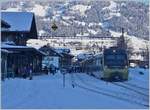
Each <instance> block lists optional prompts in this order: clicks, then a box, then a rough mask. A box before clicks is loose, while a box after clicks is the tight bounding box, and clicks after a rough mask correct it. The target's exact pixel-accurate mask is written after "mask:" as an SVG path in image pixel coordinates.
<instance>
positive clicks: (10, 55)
mask: <svg viewBox="0 0 150 110" xmlns="http://www.w3.org/2000/svg"><path fill="white" fill-rule="evenodd" d="M1 23H2V25H1V27H2V30H1V42H2V43H1V52H2V56H1V58H2V60H1V64H2V65H1V66H4V65H5V69H3V70H2V73H4V75H3V76H2V78H4V77H20V76H21V77H22V74H23V68H25V67H29V66H31V68H32V72H33V74H37V73H39V72H41V68H42V57H43V56H45V54H44V53H43V52H41V51H39V50H37V49H35V48H33V47H28V46H26V41H27V40H28V39H36V38H37V29H36V23H35V17H34V14H33V13H30V12H1ZM3 64H4V65H3ZM1 68H2V67H1ZM26 73H27V72H26ZM27 74H28V73H27Z"/></svg>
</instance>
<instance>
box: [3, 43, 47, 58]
mask: <svg viewBox="0 0 150 110" xmlns="http://www.w3.org/2000/svg"><path fill="white" fill-rule="evenodd" d="M1 49H5V50H8V51H30V52H35V53H36V54H39V55H42V56H46V54H45V53H44V52H42V51H40V50H37V49H35V48H33V47H28V46H17V45H7V44H4V43H2V44H1Z"/></svg>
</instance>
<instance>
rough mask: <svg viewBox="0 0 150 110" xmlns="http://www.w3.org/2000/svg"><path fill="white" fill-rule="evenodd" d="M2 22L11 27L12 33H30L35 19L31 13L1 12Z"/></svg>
mask: <svg viewBox="0 0 150 110" xmlns="http://www.w3.org/2000/svg"><path fill="white" fill-rule="evenodd" d="M1 18H2V20H4V21H6V22H7V23H8V24H9V25H10V26H11V27H10V28H9V30H10V31H29V30H30V28H31V23H32V19H33V13H31V12H1Z"/></svg>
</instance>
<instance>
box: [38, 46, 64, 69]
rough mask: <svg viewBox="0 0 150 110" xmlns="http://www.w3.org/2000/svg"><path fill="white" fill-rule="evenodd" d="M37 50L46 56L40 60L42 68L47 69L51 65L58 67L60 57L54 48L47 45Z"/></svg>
mask: <svg viewBox="0 0 150 110" xmlns="http://www.w3.org/2000/svg"><path fill="white" fill-rule="evenodd" d="M39 50H40V51H42V52H44V53H46V56H45V57H44V58H43V60H42V67H43V68H44V67H47V68H49V67H50V66H51V65H53V66H54V67H56V68H59V67H60V59H61V57H62V55H61V54H59V53H57V52H56V51H55V49H54V48H52V47H50V46H48V45H44V46H43V47H41V48H39Z"/></svg>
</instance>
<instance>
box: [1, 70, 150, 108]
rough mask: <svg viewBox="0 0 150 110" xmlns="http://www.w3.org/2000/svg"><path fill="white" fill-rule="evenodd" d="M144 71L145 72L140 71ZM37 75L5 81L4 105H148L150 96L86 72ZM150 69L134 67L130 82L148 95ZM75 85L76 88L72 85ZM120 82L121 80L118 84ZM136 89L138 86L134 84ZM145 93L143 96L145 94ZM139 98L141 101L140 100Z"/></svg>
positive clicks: (111, 106) (26, 106)
mask: <svg viewBox="0 0 150 110" xmlns="http://www.w3.org/2000/svg"><path fill="white" fill-rule="evenodd" d="M139 71H142V72H143V73H144V75H141V74H139V73H138V72H139ZM65 79H66V80H65V88H64V87H63V75H62V74H60V73H57V74H55V75H54V76H53V75H42V76H35V77H34V78H33V80H28V79H19V78H15V79H6V80H5V81H4V82H2V108H6V109H9V108H12V109H17V108H20V109H23V108H26V109H50V108H52V109H55V108H56V109H61V108H63V109H67V108H69V109H88V108H89V109H104V108H106V109H110V108H113V109H116V108H120V109H124V108H125V109H127V108H135V109H136V108H140V109H142V108H148V107H147V106H144V104H147V103H148V101H147V98H148V97H147V98H145V97H144V96H143V95H142V94H140V95H138V93H136V92H135V91H132V90H129V89H126V88H123V87H121V86H117V85H115V84H112V83H110V82H109V83H107V82H104V81H102V80H99V79H96V78H94V77H91V76H89V75H87V74H84V73H74V74H73V75H71V74H66V75H65ZM148 81H149V75H148V70H144V69H138V68H136V69H135V68H134V69H130V77H129V81H128V82H126V83H130V84H131V83H132V84H134V85H137V86H138V87H143V88H144V89H146V90H143V89H142V88H139V89H138V90H137V88H136V91H139V90H140V91H139V92H140V93H143V94H144V95H148V92H146V91H148V90H147V89H148ZM72 83H73V84H75V88H73V87H72ZM117 84H118V83H117ZM133 89H135V88H134V87H133ZM142 96H143V97H142ZM138 99H139V101H137V100H138Z"/></svg>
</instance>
